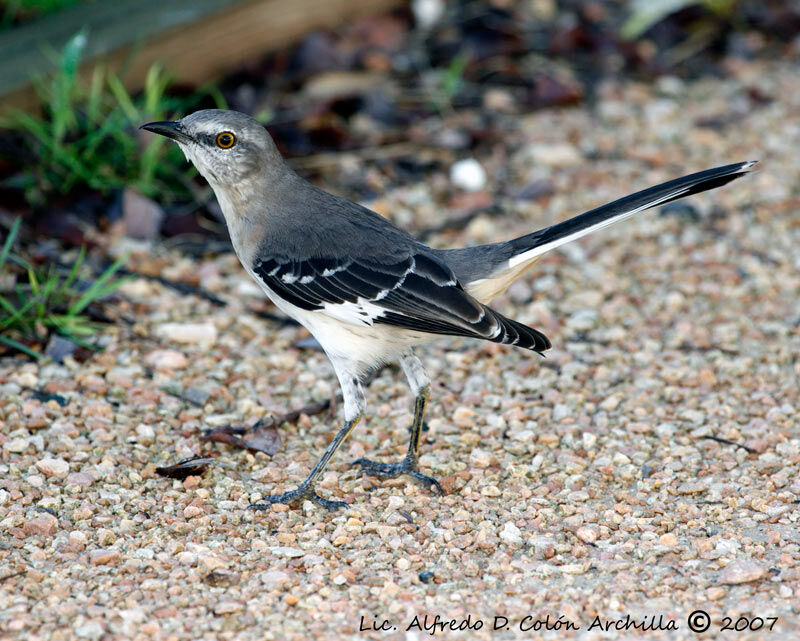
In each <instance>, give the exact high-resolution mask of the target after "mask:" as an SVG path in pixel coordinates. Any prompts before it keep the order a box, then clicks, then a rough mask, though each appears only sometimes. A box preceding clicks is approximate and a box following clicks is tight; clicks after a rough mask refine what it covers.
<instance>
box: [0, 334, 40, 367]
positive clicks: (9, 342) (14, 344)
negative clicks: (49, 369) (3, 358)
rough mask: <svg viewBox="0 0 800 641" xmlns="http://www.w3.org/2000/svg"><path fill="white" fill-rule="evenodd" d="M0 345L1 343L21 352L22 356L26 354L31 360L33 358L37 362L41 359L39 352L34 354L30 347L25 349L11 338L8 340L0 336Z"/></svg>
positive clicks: (24, 346)
mask: <svg viewBox="0 0 800 641" xmlns="http://www.w3.org/2000/svg"><path fill="white" fill-rule="evenodd" d="M0 343H3V345H6V346H8V347H11V348H13V349H16V350H18V351H20V352H22V353H23V354H27V355H28V356H30V357H31V358H35V359H36V360H37V361H38V360H40V359H41V358H43V356H42V354H40V353H39V352H34V351H33V350H32V349H31V348H30V347H27V346H26V345H23V344H22V343H18V342H17V341H15V340H14V339H13V338H8V337H7V336H0Z"/></svg>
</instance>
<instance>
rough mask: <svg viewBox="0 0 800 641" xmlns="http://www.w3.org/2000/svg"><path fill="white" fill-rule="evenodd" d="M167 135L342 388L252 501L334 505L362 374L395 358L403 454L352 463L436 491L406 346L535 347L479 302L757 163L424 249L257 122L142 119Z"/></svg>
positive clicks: (216, 115) (533, 335)
mask: <svg viewBox="0 0 800 641" xmlns="http://www.w3.org/2000/svg"><path fill="white" fill-rule="evenodd" d="M142 128H143V129H147V130H149V131H152V132H154V133H157V134H161V135H163V136H167V137H168V138H171V139H172V140H174V141H175V142H176V143H178V146H179V147H180V148H181V149H182V150H183V153H184V154H185V156H186V158H187V159H188V160H190V161H191V162H192V163H194V165H195V167H197V170H198V171H199V172H200V174H202V176H203V177H204V178H205V179H206V180H207V181H208V183H209V184H210V185H211V187H212V189H213V190H214V193H215V194H216V196H217V200H218V201H219V204H220V206H221V207H222V213H223V214H224V216H225V221H226V223H227V225H228V229H229V231H230V236H231V240H232V242H233V247H234V249H235V250H236V254H237V255H238V257H239V260H240V261H241V262H242V265H243V266H244V268H245V270H247V272H248V273H249V274H250V276H252V277H253V279H255V281H256V282H257V283H258V284H259V286H260V287H261V289H263V290H264V292H265V293H266V295H267V296H268V297H269V298H270V300H272V302H273V303H274V304H275V305H276V306H277V307H278V308H279V309H280V310H281V311H283V312H284V313H285V314H287V315H288V316H290V317H292V318H294V319H295V320H297V321H298V322H300V323H301V324H302V325H304V326H305V327H306V328H307V329H308V330H309V331H310V332H311V334H313V336H314V337H315V338H316V339H317V341H318V342H319V344H320V345H321V346H322V348H323V349H324V350H325V353H326V354H327V355H328V357H329V358H330V360H331V363H332V364H333V368H334V370H335V371H336V375H337V376H338V378H339V383H340V384H341V387H342V395H343V397H344V426H343V427H342V428H341V429H340V430H339V432H338V433H337V434H336V436H335V437H334V439H333V440H332V441H331V443H330V445H329V446H328V448H327V449H326V450H325V453H324V454H323V455H322V457H321V458H320V459H319V461H318V462H317V464H316V465H315V466H314V468H313V469H312V470H311V473H310V474H309V475H308V477H307V478H306V479H305V480H304V481H303V482H302V483H301V484H300V486H299V487H298V488H297V489H295V490H291V491H288V492H285V493H283V494H279V495H275V496H270V497H267V498H266V499H264V500H263V502H262V503H259V504H255V505H252V506H251V507H252V508H254V509H267V508H268V507H269V505H271V504H273V503H288V504H293V503H296V502H300V501H303V500H305V499H308V500H311V501H314V502H315V503H317V504H319V505H321V506H323V507H326V508H328V509H329V510H333V509H336V508H339V507H343V506H344V505H345V503H344V502H342V501H332V500H329V499H325V498H322V497H321V496H319V495H318V494H317V493H316V490H315V487H314V484H315V481H316V480H317V478H318V477H319V476H320V474H321V473H322V471H323V470H324V469H325V466H326V465H327V464H328V461H329V460H330V458H331V456H333V454H334V453H335V452H336V450H337V449H338V448H339V446H340V445H341V444H342V442H343V441H344V440H345V439H346V438H347V436H348V435H349V434H350V432H351V431H352V430H353V428H354V427H355V425H356V423H358V421H359V420H360V419H361V417H362V416H363V415H364V408H365V401H364V391H363V389H362V387H361V382H360V380H361V377H362V376H363V375H364V374H365V373H366V372H367V371H368V370H370V369H372V368H374V367H376V366H378V365H381V364H383V363H388V362H390V361H394V360H398V359H399V361H400V365H401V367H402V368H403V372H405V375H406V378H407V379H408V383H409V385H410V386H411V390H412V392H413V393H414V395H415V396H416V403H415V407H414V421H413V424H412V426H411V442H410V443H409V446H408V454H406V456H405V458H404V459H403V460H402V461H400V462H398V463H391V464H387V463H379V462H375V461H370V460H368V459H359V460H357V461H355V462H354V465H355V464H357V465H359V466H361V469H362V470H363V471H364V472H366V473H368V474H372V475H375V476H379V477H396V476H399V475H401V474H406V475H408V476H411V477H413V478H414V479H416V480H417V481H418V482H420V483H422V484H424V485H426V486H427V487H428V488H432V487H435V488H437V489H438V490H439V491H441V488H440V487H439V483H438V482H437V481H436V480H435V479H433V478H431V477H429V476H425V475H423V474H421V473H420V472H419V470H418V469H417V456H418V455H417V450H418V446H419V437H420V430H421V428H422V424H423V422H422V419H423V414H424V411H425V404H426V403H427V401H428V396H429V393H430V379H429V378H428V376H427V375H426V373H425V370H424V369H423V367H422V363H420V361H419V359H418V358H417V357H416V356H415V355H414V353H413V351H412V350H413V347H414V346H415V345H418V344H420V343H423V342H425V341H428V340H430V339H431V338H432V337H434V336H436V335H441V334H448V335H452V336H468V337H473V338H482V339H486V340H490V341H494V342H495V343H503V344H506V345H516V346H517V347H522V348H524V349H529V350H532V351H534V352H539V353H541V352H543V351H544V350H546V349H548V348H549V347H550V341H549V340H548V339H547V337H546V336H545V335H544V334H542V333H541V332H539V331H537V330H535V329H533V328H531V327H527V326H525V325H523V324H521V323H518V322H516V321H514V320H511V319H510V318H506V317H505V316H503V315H502V314H499V313H498V312H496V311H494V310H492V309H490V308H489V307H487V306H486V304H487V303H488V302H489V301H491V300H492V299H493V298H494V297H495V296H497V295H498V294H500V293H502V292H504V291H505V290H506V289H507V288H508V286H509V285H510V284H511V283H512V282H513V281H514V280H515V279H516V278H518V277H519V276H520V275H521V274H522V273H523V272H525V271H526V270H527V269H528V268H529V267H530V266H531V265H533V263H534V262H536V260H538V258H539V257H540V256H541V255H542V254H544V253H545V252H547V251H550V250H551V249H555V248H556V247H559V246H561V245H563V244H564V243H568V242H570V241H572V240H575V239H576V238H580V237H581V236H585V235H586V234H589V233H591V232H593V231H595V230H598V229H602V228H603V227H607V226H608V225H611V224H612V223H615V222H617V221H620V220H623V219H625V218H628V217H629V216H633V215H634V214H636V213H638V212H640V211H644V210H645V209H649V208H651V207H655V206H657V205H663V204H664V203H668V202H670V201H673V200H676V199H678V198H683V197H684V196H689V195H691V194H696V193H699V192H702V191H705V190H707V189H713V188H715V187H720V186H722V185H724V184H726V183H728V182H730V181H732V180H734V179H736V178H738V177H740V176H742V175H743V174H745V173H746V172H747V171H748V170H749V169H750V168H751V167H752V166H753V165H754V164H755V163H754V162H740V163H736V164H733V165H726V166H724V167H718V168H716V169H709V170H707V171H701V172H699V173H696V174H691V175H689V176H684V177H683V178H678V179H676V180H672V181H670V182H667V183H664V184H662V185H658V186H656V187H651V188H649V189H645V190H644V191H640V192H637V193H635V194H632V195H630V196H626V197H624V198H621V199H619V200H616V201H614V202H612V203H609V204H607V205H603V206H602V207H598V208H597V209H593V210H592V211H588V212H586V213H584V214H581V215H580V216H576V217H575V218H571V219H570V220H567V221H565V222H562V223H558V224H557V225H553V226H552V227H547V228H545V229H541V230H539V231H535V232H533V233H530V234H527V235H525V236H521V237H520V238H515V239H514V240H509V241H506V242H499V243H493V244H490V245H481V246H478V247H469V248H465V249H432V248H430V247H428V246H426V245H424V244H423V243H421V242H419V241H417V240H415V239H414V238H412V237H411V236H410V235H409V234H407V233H406V232H404V231H402V230H401V229H398V228H397V227H395V226H394V225H393V224H392V223H390V222H389V221H388V220H386V219H385V218H382V217H381V216H380V215H378V214H376V213H375V212H373V211H371V210H369V209H366V208H365V207H362V206H360V205H357V204H355V203H353V202H350V201H348V200H346V199H344V198H340V197H338V196H334V195H332V194H329V193H327V192H325V191H322V190H321V189H318V188H317V187H315V186H314V185H312V184H310V183H308V182H306V181H305V180H303V179H302V178H301V177H300V176H298V175H297V174H296V173H295V172H294V171H292V170H291V169H290V168H289V166H288V165H287V164H286V163H285V162H284V160H283V158H282V157H281V155H280V153H279V152H278V149H277V148H276V147H275V144H274V143H273V141H272V139H271V138H270V136H269V134H268V133H267V132H266V130H265V129H264V127H263V126H261V125H260V124H259V123H258V122H257V121H256V120H254V119H253V118H250V117H249V116H247V115H245V114H241V113H237V112H235V111H224V110H218V109H209V110H203V111H198V112H196V113H193V114H191V115H189V116H186V117H185V118H183V119H182V120H179V121H176V122H152V123H149V124H146V125H143V127H142Z"/></svg>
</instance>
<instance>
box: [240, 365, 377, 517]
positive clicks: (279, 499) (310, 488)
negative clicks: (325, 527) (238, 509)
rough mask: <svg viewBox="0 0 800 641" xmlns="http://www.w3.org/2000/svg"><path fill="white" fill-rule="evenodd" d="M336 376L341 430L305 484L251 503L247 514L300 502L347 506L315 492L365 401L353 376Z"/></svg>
mask: <svg viewBox="0 0 800 641" xmlns="http://www.w3.org/2000/svg"><path fill="white" fill-rule="evenodd" d="M336 373H337V375H338V376H339V382H340V384H341V386H342V396H343V397H344V426H343V427H342V429H340V430H339V431H338V432H337V434H336V436H335V437H334V438H333V440H332V441H331V443H330V445H328V447H327V448H326V450H325V452H324V453H323V454H322V456H321V457H320V459H319V461H317V464H316V465H315V466H314V469H312V470H311V472H310V473H309V475H308V476H307V477H306V479H305V481H303V482H302V483H301V484H300V486H299V487H298V488H297V489H294V490H289V491H288V492H284V493H283V494H276V495H273V496H267V497H264V498H263V499H262V501H261V503H253V504H252V505H250V509H251V510H268V509H270V506H271V505H273V504H275V503H283V504H286V505H293V504H297V503H301V502H302V501H304V500H309V501H313V502H314V503H316V504H317V505H321V506H322V507H324V508H327V509H329V510H335V509H337V508H340V507H347V503H345V502H344V501H331V500H330V499H325V498H322V497H321V496H320V495H319V494H317V491H316V488H315V485H316V482H317V479H318V478H319V476H320V475H321V474H322V472H323V470H324V469H325V466H326V465H327V464H328V461H329V460H330V459H331V457H332V456H333V455H334V453H335V452H336V450H338V449H339V446H340V445H341V444H342V443H343V442H344V440H345V439H346V438H347V437H348V436H349V435H350V432H352V431H353V428H354V427H355V426H356V424H357V423H358V422H359V421H360V420H361V417H362V416H363V415H364V408H365V401H364V390H363V389H362V387H361V382H360V381H359V380H358V378H357V377H356V376H353V375H352V374H350V373H349V372H347V371H339V369H337V371H336Z"/></svg>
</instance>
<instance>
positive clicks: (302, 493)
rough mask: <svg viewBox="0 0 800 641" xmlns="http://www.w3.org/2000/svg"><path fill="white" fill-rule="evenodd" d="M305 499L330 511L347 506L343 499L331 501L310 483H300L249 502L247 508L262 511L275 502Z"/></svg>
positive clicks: (287, 503)
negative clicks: (324, 497)
mask: <svg viewBox="0 0 800 641" xmlns="http://www.w3.org/2000/svg"><path fill="white" fill-rule="evenodd" d="M306 500H308V501H312V502H314V503H316V504H317V505H321V506H322V507H324V508H325V509H327V510H330V511H331V512H333V511H334V510H338V509H339V508H342V507H347V503H345V502H344V501H331V500H329V499H323V498H322V497H321V496H320V495H319V494H317V493H316V492H315V491H314V487H313V486H312V485H301V486H300V487H298V488H297V489H296V490H289V491H288V492H284V493H283V494H276V495H275V496H267V497H265V498H264V499H263V500H262V501H261V503H251V504H250V505H249V506H248V508H247V509H249V510H255V511H257V512H263V511H264V510H268V509H269V508H270V506H272V505H275V504H276V503H283V504H284V505H294V504H297V503H300V502H302V501H306Z"/></svg>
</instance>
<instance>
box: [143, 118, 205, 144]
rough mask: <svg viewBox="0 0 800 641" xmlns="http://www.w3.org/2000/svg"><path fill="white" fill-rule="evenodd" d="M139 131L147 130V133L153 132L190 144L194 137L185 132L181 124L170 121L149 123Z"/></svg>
mask: <svg viewBox="0 0 800 641" xmlns="http://www.w3.org/2000/svg"><path fill="white" fill-rule="evenodd" d="M139 129H146V130H147V131H152V132H153V133H154V134H161V135H162V136H166V137H167V138H172V139H173V140H175V141H177V142H189V141H190V140H191V139H192V137H191V136H189V135H188V134H187V133H186V132H185V131H184V129H183V126H182V125H181V123H180V122H171V121H169V120H165V121H161V122H148V123H147V124H146V125H142V126H141V127H139Z"/></svg>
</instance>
